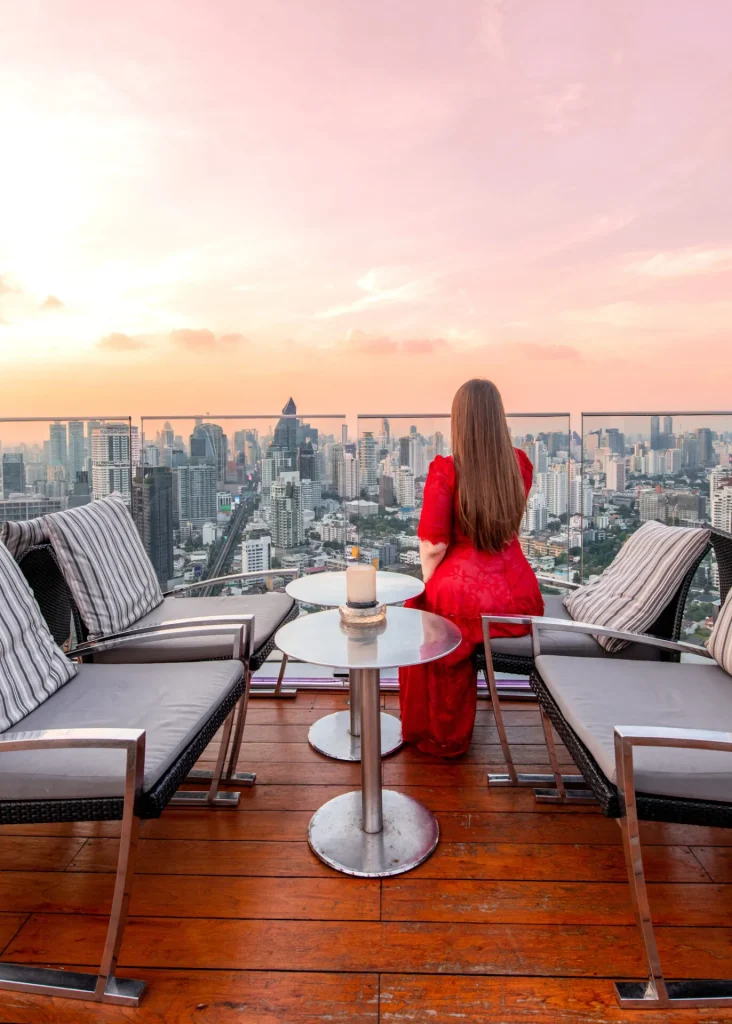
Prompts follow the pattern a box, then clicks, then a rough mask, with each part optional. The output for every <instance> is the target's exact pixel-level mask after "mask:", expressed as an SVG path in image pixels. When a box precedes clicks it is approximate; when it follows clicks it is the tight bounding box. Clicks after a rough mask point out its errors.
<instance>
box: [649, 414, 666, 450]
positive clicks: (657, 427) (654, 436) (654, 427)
mask: <svg viewBox="0 0 732 1024" xmlns="http://www.w3.org/2000/svg"><path fill="white" fill-rule="evenodd" d="M664 447H665V445H664V439H663V437H662V436H661V421H660V419H659V417H658V416H651V450H652V451H660V449H661V448H664Z"/></svg>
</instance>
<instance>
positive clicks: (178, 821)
mask: <svg viewBox="0 0 732 1024" xmlns="http://www.w3.org/2000/svg"><path fill="white" fill-rule="evenodd" d="M312 816H313V815H312V811H241V812H240V813H239V814H202V813H201V811H186V810H183V809H171V810H170V811H166V812H165V813H164V814H163V816H162V817H161V818H155V819H153V820H152V821H145V822H143V823H142V828H141V835H142V836H143V837H144V838H145V839H209V840H218V839H229V840H231V839H250V840H254V839H265V840H266V839H277V840H279V841H280V842H299V843H301V842H302V841H303V839H304V838H305V837H306V836H307V834H308V825H309V824H310V819H311V818H312Z"/></svg>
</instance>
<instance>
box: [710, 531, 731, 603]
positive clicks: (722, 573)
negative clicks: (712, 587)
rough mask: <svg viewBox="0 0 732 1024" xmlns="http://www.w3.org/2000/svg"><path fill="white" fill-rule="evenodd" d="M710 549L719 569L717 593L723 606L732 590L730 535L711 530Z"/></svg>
mask: <svg viewBox="0 0 732 1024" xmlns="http://www.w3.org/2000/svg"><path fill="white" fill-rule="evenodd" d="M712 547H713V548H714V554H715V555H716V557H717V566H718V567H719V593H720V597H721V598H722V604H724V602H725V599H726V597H727V594H729V592H730V589H732V533H727V532H726V530H718V529H717V528H716V527H714V528H713V529H712Z"/></svg>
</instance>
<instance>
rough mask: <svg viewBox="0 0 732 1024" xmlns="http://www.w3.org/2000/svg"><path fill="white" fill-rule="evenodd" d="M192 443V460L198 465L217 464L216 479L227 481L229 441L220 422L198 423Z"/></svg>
mask: <svg viewBox="0 0 732 1024" xmlns="http://www.w3.org/2000/svg"><path fill="white" fill-rule="evenodd" d="M190 443H191V460H192V461H193V462H194V463H196V464H198V465H201V464H204V463H208V464H210V465H213V466H215V468H216V479H217V480H220V481H221V482H222V483H226V464H227V462H228V459H229V442H228V439H227V437H226V434H225V433H224V431H223V429H222V428H221V427H220V426H219V425H218V423H197V424H196V426H195V427H194V428H193V433H192V434H191V439H190Z"/></svg>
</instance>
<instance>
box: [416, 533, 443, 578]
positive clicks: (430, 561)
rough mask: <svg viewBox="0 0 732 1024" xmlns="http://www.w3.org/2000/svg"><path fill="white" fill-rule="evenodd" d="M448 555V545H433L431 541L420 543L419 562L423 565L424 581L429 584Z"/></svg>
mask: <svg viewBox="0 0 732 1024" xmlns="http://www.w3.org/2000/svg"><path fill="white" fill-rule="evenodd" d="M446 553H447V544H432V543H431V541H428V540H421V541H420V542H419V560H420V562H421V563H422V579H423V580H424V582H425V583H427V582H428V581H429V580H430V579H431V577H432V576H433V575H434V571H435V569H436V568H437V566H438V565H439V564H440V562H441V561H442V559H443V558H444V557H445V554H446Z"/></svg>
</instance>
